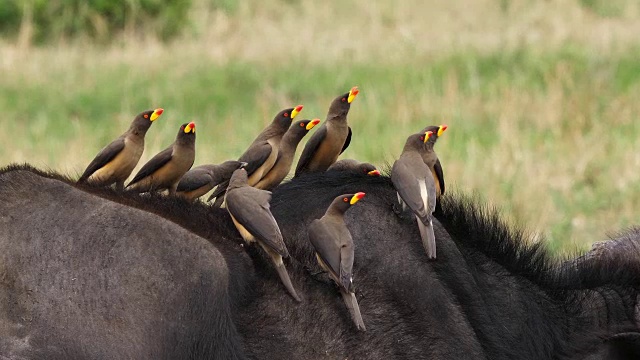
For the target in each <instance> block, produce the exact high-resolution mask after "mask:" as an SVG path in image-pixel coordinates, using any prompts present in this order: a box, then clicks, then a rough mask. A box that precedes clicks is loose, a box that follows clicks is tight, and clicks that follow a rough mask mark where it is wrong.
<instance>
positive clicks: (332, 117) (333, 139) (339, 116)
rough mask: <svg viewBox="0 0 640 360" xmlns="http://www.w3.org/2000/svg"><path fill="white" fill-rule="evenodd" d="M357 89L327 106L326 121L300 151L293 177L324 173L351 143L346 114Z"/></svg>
mask: <svg viewBox="0 0 640 360" xmlns="http://www.w3.org/2000/svg"><path fill="white" fill-rule="evenodd" d="M358 92H359V90H358V88H357V87H355V86H354V87H353V88H352V89H351V91H349V92H348V93H346V94H343V95H340V96H338V97H337V98H335V99H334V100H333V101H332V102H331V105H330V106H329V112H328V113H327V119H326V121H325V122H324V123H323V124H322V125H321V126H320V127H319V128H318V130H316V132H315V133H314V134H313V135H312V136H311V138H310V139H309V141H308V142H307V144H306V145H305V147H304V150H302V154H301V155H300V160H298V165H297V166H296V172H295V176H299V175H300V174H303V173H309V172H324V171H326V170H327V169H328V168H329V166H331V164H333V163H334V162H336V160H337V159H338V156H339V155H340V154H342V152H343V151H344V150H345V149H346V148H347V147H348V146H349V143H350V142H351V128H350V127H349V125H348V124H347V114H348V113H349V109H350V108H351V103H352V102H353V100H354V99H355V98H356V96H357V95H358Z"/></svg>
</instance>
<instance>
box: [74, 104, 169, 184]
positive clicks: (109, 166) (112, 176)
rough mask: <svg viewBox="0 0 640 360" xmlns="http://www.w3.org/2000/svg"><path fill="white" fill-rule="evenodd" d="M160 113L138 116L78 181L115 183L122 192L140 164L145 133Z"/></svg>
mask: <svg viewBox="0 0 640 360" xmlns="http://www.w3.org/2000/svg"><path fill="white" fill-rule="evenodd" d="M163 111H164V110H163V109H161V108H158V109H155V110H147V111H143V112H141V113H140V114H138V115H137V116H136V117H135V118H134V119H133V121H132V122H131V126H130V127H129V129H128V130H127V131H126V132H125V133H124V134H122V135H120V137H118V138H117V139H115V140H114V141H112V142H111V143H110V144H109V145H107V146H105V147H104V148H103V149H102V150H100V152H99V153H98V155H96V157H95V158H94V159H93V160H92V161H91V163H89V166H87V168H86V169H85V171H84V173H83V174H82V176H80V179H78V182H80V183H81V182H85V181H86V182H88V183H89V184H91V185H96V186H109V185H111V184H113V183H115V184H116V187H117V188H119V189H122V188H123V187H124V182H125V180H127V178H128V177H129V175H131V172H132V171H133V169H134V168H135V167H136V165H137V164H138V161H140V157H141V156H142V152H143V151H144V137H145V135H146V133H147V130H149V127H151V124H152V123H153V122H154V121H155V120H156V119H157V118H158V117H159V116H160V115H161V114H162V112H163Z"/></svg>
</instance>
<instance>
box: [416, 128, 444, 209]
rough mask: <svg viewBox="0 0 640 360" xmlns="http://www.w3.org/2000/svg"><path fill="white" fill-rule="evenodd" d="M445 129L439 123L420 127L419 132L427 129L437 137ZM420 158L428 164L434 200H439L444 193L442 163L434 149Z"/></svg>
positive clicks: (424, 131)
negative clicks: (434, 193)
mask: <svg viewBox="0 0 640 360" xmlns="http://www.w3.org/2000/svg"><path fill="white" fill-rule="evenodd" d="M446 130H447V125H439V126H427V127H426V128H424V129H422V131H421V133H423V134H424V133H426V132H427V131H432V132H433V133H434V134H436V135H437V136H436V140H437V138H439V137H440V135H442V133H444V132H445V131H446ZM422 159H423V160H424V163H425V164H427V166H429V170H431V174H432V175H433V179H434V180H435V183H436V200H437V201H438V202H439V201H440V196H442V194H444V173H443V172H442V165H441V164H440V159H438V155H437V154H436V153H435V151H431V152H425V153H423V155H422Z"/></svg>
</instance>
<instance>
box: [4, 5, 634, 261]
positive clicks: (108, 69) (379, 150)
mask: <svg viewBox="0 0 640 360" xmlns="http://www.w3.org/2000/svg"><path fill="white" fill-rule="evenodd" d="M9 3H15V4H18V5H16V6H17V7H16V8H14V10H13V13H11V14H10V15H9V17H7V16H8V15H6V13H7V12H8V10H7V9H9V7H4V9H5V10H7V11H5V12H4V13H3V12H2V10H0V23H3V22H2V21H3V20H2V19H4V18H3V16H5V18H7V19H11V21H13V26H9V25H6V26H5V27H2V28H0V29H2V38H1V39H0V54H1V55H0V73H1V74H2V76H1V78H0V109H2V114H1V115H2V130H1V131H0V163H2V164H7V163H10V162H24V161H26V162H29V163H32V164H34V165H35V166H38V167H49V168H53V169H56V170H59V171H61V172H64V173H70V174H76V173H80V172H81V171H82V170H84V167H85V166H86V165H87V163H88V162H89V161H90V160H91V159H92V158H93V156H94V155H95V154H96V153H97V151H98V150H99V149H100V148H101V147H102V146H104V145H105V144H106V143H107V142H109V141H110V140H111V139H113V138H115V137H116V136H118V135H119V134H120V133H122V132H124V131H125V130H126V128H127V126H128V125H129V122H130V121H131V119H132V118H133V117H134V116H135V115H136V114H137V113H139V112H140V111H142V110H146V109H151V108H155V107H163V108H164V109H165V113H164V114H163V115H162V117H161V118H160V119H159V121H158V122H156V123H155V124H154V125H153V127H152V128H151V130H150V131H149V133H148V134H147V146H146V150H145V153H144V155H143V159H142V161H141V162H140V165H139V166H141V165H142V164H143V163H144V162H145V161H146V160H148V159H149V158H150V157H152V156H153V155H154V154H155V153H156V152H157V151H159V150H161V149H162V148H164V147H165V146H166V145H168V144H169V143H171V142H172V141H173V138H174V136H175V133H176V132H177V129H178V127H179V125H180V124H181V123H183V122H185V121H187V120H188V121H195V122H196V124H197V134H198V139H197V158H196V164H201V163H207V162H213V163H216V162H221V161H223V160H226V159H230V158H236V157H237V156H239V155H240V154H241V152H242V151H243V150H244V148H245V147H246V146H247V145H248V144H249V142H250V141H251V140H252V139H253V137H254V136H255V135H256V134H257V132H258V131H259V130H260V129H261V128H262V127H263V126H265V124H267V123H268V122H269V121H270V120H271V118H272V117H273V115H274V114H275V113H276V112H277V111H278V110H280V109H282V108H284V107H288V106H292V105H297V104H304V105H305V108H304V110H303V112H302V114H301V116H303V117H309V118H313V117H319V118H321V119H324V114H325V111H326V108H327V106H328V104H329V102H330V100H331V99H332V98H333V97H334V96H335V95H337V94H340V93H342V92H345V91H347V90H348V89H349V88H350V87H351V86H353V85H358V86H359V87H360V90H361V93H360V95H359V96H358V98H357V99H356V101H355V102H354V104H353V106H352V110H351V113H350V115H349V122H350V124H351V126H352V128H353V130H354V138H353V140H352V142H351V146H350V147H349V149H348V150H347V151H346V152H345V154H344V155H343V156H345V157H350V158H357V159H361V160H366V161H370V162H373V163H375V164H377V165H379V166H380V167H384V166H385V164H390V163H392V162H393V160H394V159H395V158H396V157H397V156H398V155H399V154H400V151H401V148H402V145H403V143H404V140H405V138H406V136H407V135H408V134H409V133H411V132H414V131H417V130H419V129H421V128H422V127H424V126H425V125H428V124H440V123H446V124H448V125H449V130H448V131H447V132H446V133H445V134H444V135H443V137H442V138H441V139H440V140H439V142H438V145H437V151H438V154H439V156H440V158H441V159H442V162H443V166H444V170H445V175H446V180H447V185H448V189H447V190H448V191H455V189H460V190H462V191H465V192H476V193H477V194H478V195H479V197H480V198H482V199H483V200H484V201H488V202H490V203H492V204H494V205H496V206H498V207H499V208H501V209H502V212H503V213H504V214H505V215H506V216H507V217H508V218H510V219H511V220H512V221H514V222H517V223H521V224H524V225H526V226H527V227H528V228H529V229H530V230H531V231H532V232H534V233H536V234H540V237H539V239H540V241H545V242H547V243H548V244H549V246H550V247H552V248H554V249H556V250H558V251H561V252H571V253H572V252H575V251H577V249H584V248H587V247H588V246H589V245H590V244H591V243H593V242H595V241H599V240H603V239H605V238H606V235H607V234H608V233H611V232H615V231H618V230H620V229H622V228H624V227H626V226H630V225H632V224H636V223H638V214H639V213H640V205H639V204H640V172H639V171H638V169H639V168H640V141H638V138H639V137H640V125H639V121H638V119H639V116H640V101H639V99H640V62H639V61H638V59H640V38H639V37H638V36H637V34H638V33H640V4H639V3H638V2H636V1H632V0H628V1H625V0H617V1H606V0H581V1H578V0H557V1H545V2H540V1H525V0H516V1H500V0H481V1H473V2H466V1H465V2H462V1H459V2H441V1H432V0H428V1H419V0H410V1H403V2H396V1H391V0H384V1H377V2H371V1H364V0H356V1H351V2H345V1H337V0H328V1H311V0H267V1H262V2H240V1H234V0H217V1H207V0H193V1H192V2H191V3H189V5H188V7H186V8H185V9H182V8H176V6H177V5H176V4H186V3H183V2H177V1H167V0H164V1H160V0H157V1H151V0H148V1H142V0H140V1H126V2H125V1H123V2H122V3H126V4H129V5H127V6H129V8H126V7H123V8H119V9H115V10H114V8H113V7H108V8H109V9H110V10H109V9H108V10H105V11H106V12H105V11H102V10H101V9H98V10H95V9H89V8H88V7H87V6H84V7H83V5H79V7H76V8H73V7H67V8H66V9H67V10H66V11H67V12H64V11H63V10H60V9H61V8H64V6H66V5H68V4H75V3H76V2H73V1H69V2H62V1H48V2H46V1H44V2H41V1H37V0H33V1H31V2H22V1H9ZM25 3H29V4H32V5H31V7H26V6H24V4H25ZM42 3H44V4H45V5H46V4H49V5H48V6H49V7H48V8H47V9H49V10H47V11H49V12H45V13H44V15H42V13H39V12H38V11H40V10H38V6H44V5H42ZM77 3H78V4H81V3H82V4H83V3H84V2H77ZM99 3H100V2H96V4H99ZM112 3H113V2H105V4H112ZM21 4H22V5H21ZM39 4H40V5H39ZM51 4H53V5H55V4H58V5H60V4H62V5H60V8H56V9H54V10H51V7H52V6H53V5H51ZM145 4H146V5H145ZM149 4H150V5H149ZM21 6H22V7H21ZM69 6H70V5H69ZM145 6H148V7H149V8H145ZM44 7H46V6H44ZM151 8H153V9H155V10H153V9H152V10H149V9H151ZM16 9H17V10H16ZM68 9H71V10H68ZM123 9H124V10H123ZM132 9H133V10H132ZM169 10H170V11H169ZM69 11H70V12H71V14H74V11H76V12H77V13H78V14H80V13H81V11H84V13H82V14H84V15H86V14H89V15H86V18H82V17H81V18H80V19H76V20H75V21H76V22H77V24H76V25H74V26H75V27H73V26H72V27H71V28H70V29H71V30H68V28H67V27H65V26H67V23H66V22H68V21H69V19H70V18H69ZM154 11H155V13H154ZM181 11H183V12H184V13H181ZM91 14H93V15H91ZM105 14H106V15H105ZM182 14H183V15H182ZM141 15H144V16H142V18H144V20H139V19H142V18H140V16H141ZM136 16H138V17H136ZM71 18H73V17H71ZM16 19H19V21H16ZM83 19H84V20H83ZM167 19H169V20H167ZM172 19H173V20H172ZM83 21H84V22H83ZM138 21H140V23H138ZM171 21H173V23H171ZM4 24H8V22H4ZM100 24H102V25H100ZM163 24H165V25H166V26H167V27H163ZM168 24H171V25H175V26H168ZM52 29H53V30H52ZM55 29H58V30H55Z"/></svg>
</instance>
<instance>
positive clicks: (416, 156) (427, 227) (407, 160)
mask: <svg viewBox="0 0 640 360" xmlns="http://www.w3.org/2000/svg"><path fill="white" fill-rule="evenodd" d="M436 139H437V135H436V134H435V133H434V132H432V131H427V132H425V133H424V134H420V133H419V134H414V135H411V136H409V138H407V142H406V143H405V145H404V149H403V150H402V155H400V158H399V159H398V160H396V161H395V162H394V163H393V167H392V168H391V182H392V183H393V186H394V187H395V188H396V191H397V192H398V200H399V201H401V202H404V204H406V206H408V207H409V208H410V209H411V211H413V213H414V214H415V217H416V219H417V221H418V228H419V230H420V237H421V238H422V245H423V246H424V249H425V251H426V253H427V257H428V258H429V259H435V258H436V238H435V234H434V233H433V223H432V218H433V215H432V214H433V212H434V211H435V209H436V185H435V181H434V179H433V176H432V175H431V172H430V171H429V167H428V166H427V165H426V164H425V163H424V160H422V156H423V153H424V152H432V151H433V144H434V143H435V141H436Z"/></svg>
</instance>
